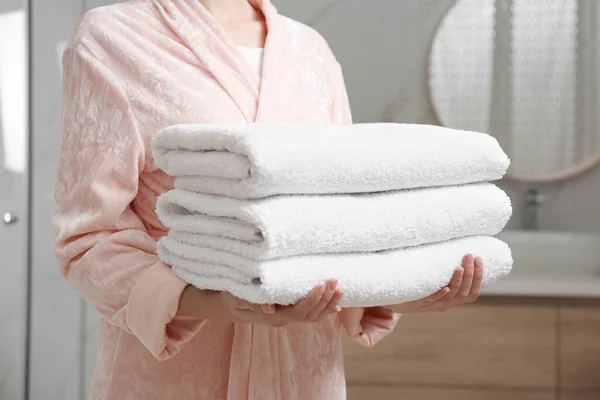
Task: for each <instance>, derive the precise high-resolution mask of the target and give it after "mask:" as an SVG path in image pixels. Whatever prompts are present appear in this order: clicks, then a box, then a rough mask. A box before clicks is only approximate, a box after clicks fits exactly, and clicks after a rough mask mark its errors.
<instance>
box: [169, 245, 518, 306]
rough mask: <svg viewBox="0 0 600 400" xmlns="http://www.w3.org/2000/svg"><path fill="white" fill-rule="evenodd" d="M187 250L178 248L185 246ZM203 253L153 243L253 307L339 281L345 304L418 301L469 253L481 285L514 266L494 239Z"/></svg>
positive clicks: (202, 284)
mask: <svg viewBox="0 0 600 400" xmlns="http://www.w3.org/2000/svg"><path fill="white" fill-rule="evenodd" d="M186 246H187V247H188V249H187V250H183V251H182V247H186ZM202 252H203V250H202V249H199V248H195V247H194V246H189V245H185V244H181V243H179V242H177V241H175V240H173V239H171V238H169V237H163V238H162V239H160V240H159V242H158V254H159V256H160V257H161V258H162V259H163V260H164V261H165V262H166V263H167V264H170V265H172V267H173V271H174V272H175V273H176V274H177V275H178V276H179V277H181V278H182V279H183V280H185V281H187V282H189V283H190V284H192V285H194V286H196V287H198V288H201V289H209V290H219V291H227V292H230V293H232V294H233V295H234V296H236V297H239V298H241V299H245V300H247V301H250V302H252V303H258V304H264V303H268V304H281V305H288V304H294V303H296V302H297V301H298V300H300V299H301V298H303V297H304V296H306V294H307V293H308V292H309V291H310V290H311V289H312V288H313V287H314V286H315V285H317V284H320V283H323V282H325V281H326V280H327V279H331V278H335V279H338V282H339V284H338V286H339V287H340V288H341V289H342V290H343V291H344V296H343V297H342V299H341V301H340V305H341V306H342V307H370V306H379V305H389V304H396V303H401V302H405V301H409V300H413V299H417V298H422V297H425V296H427V295H430V294H432V293H435V292H436V291H437V290H439V289H441V288H442V287H444V286H445V285H447V284H448V282H449V281H450V278H451V276H452V274H453V272H454V270H455V268H456V267H458V266H459V265H460V263H461V260H462V257H463V256H464V254H466V253H472V254H475V255H477V256H479V257H481V258H482V260H483V264H484V284H485V285H486V286H487V285H489V284H491V283H493V282H494V281H496V280H497V279H499V278H501V277H503V276H505V275H507V274H508V273H509V272H510V270H511V268H512V257H511V252H510V249H509V248H508V246H507V245H506V244H505V243H504V242H502V241H501V240H498V239H496V238H493V237H487V236H477V237H469V238H460V239H455V240H452V241H447V242H443V243H436V244H429V245H424V246H418V247H411V248H407V249H400V250H389V251H384V252H377V253H355V254H336V255H311V256H298V257H291V258H279V259H274V260H269V261H259V262H257V261H251V260H249V259H244V258H243V257H239V256H235V255H232V254H229V253H227V252H219V251H213V252H212V254H213V257H212V259H213V260H212V261H208V260H207V261H208V262H201V261H198V259H204V258H205V257H204V255H203V254H200V255H199V256H198V257H195V255H194V253H202Z"/></svg>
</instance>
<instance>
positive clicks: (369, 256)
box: [152, 124, 512, 307]
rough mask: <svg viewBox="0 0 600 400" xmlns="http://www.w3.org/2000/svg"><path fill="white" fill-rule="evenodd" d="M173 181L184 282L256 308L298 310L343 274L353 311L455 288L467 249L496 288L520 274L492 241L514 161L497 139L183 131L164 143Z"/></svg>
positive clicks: (315, 129)
mask: <svg viewBox="0 0 600 400" xmlns="http://www.w3.org/2000/svg"><path fill="white" fill-rule="evenodd" d="M152 151H153V153H154V157H155V162H156V165H157V166H158V167H159V168H161V169H162V170H164V171H165V172H166V173H167V174H169V175H171V176H174V177H175V189H174V190H172V191H169V192H167V193H165V194H163V195H162V196H160V197H159V199H158V202H157V214H158V216H159V218H160V219H161V221H162V222H163V224H164V225H165V226H166V227H167V228H169V229H170V231H169V234H168V235H167V236H165V237H163V238H161V239H160V240H159V242H158V249H157V252H158V254H159V256H160V257H161V258H162V259H163V260H164V261H165V262H166V263H167V264H169V265H171V266H172V268H173V271H174V272H175V273H176V274H177V275H178V276H179V277H181V278H182V279H183V280H185V281H187V282H189V283H191V284H192V285H195V286H197V287H198V288H201V289H211V290H218V291H228V292H230V293H232V294H233V295H235V296H236V297H239V298H241V299H245V300H247V301H250V302H252V303H260V304H264V303H267V304H281V305H288V304H293V303H295V302H297V301H298V300H300V299H301V298H303V297H304V296H305V295H306V294H307V293H308V292H309V291H310V290H311V289H312V288H313V287H314V286H315V285H317V284H321V283H323V282H324V281H326V280H327V279H337V280H338V287H339V288H340V289H342V290H343V292H344V296H343V297H342V299H341V301H340V305H341V306H343V307H358V306H377V305H389V304H396V303H401V302H405V301H409V300H413V299H416V298H422V297H425V296H427V295H430V294H432V293H435V292H436V291H438V290H439V289H441V288H442V287H444V286H445V285H447V284H448V283H449V281H450V279H451V277H452V274H453V272H454V270H455V269H456V268H457V267H458V266H460V264H461V260H462V257H463V256H464V255H465V254H466V253H472V254H474V255H476V256H479V257H481V258H482V260H483V264H484V285H488V284H490V283H492V282H494V281H496V280H497V279H499V278H501V277H503V276H505V275H507V274H508V273H509V272H510V270H511V268H512V258H511V252H510V249H509V248H508V246H507V245H506V244H505V243H504V242H502V241H500V240H499V239H496V238H494V237H493V236H494V235H496V234H498V233H499V232H500V231H501V230H502V229H503V228H504V226H505V225H506V223H507V222H508V219H509V218H510V215H511V212H512V208H511V203H510V200H509V198H508V196H507V195H506V194H505V193H504V192H503V191H502V190H501V189H499V188H498V187H496V186H495V185H494V184H492V183H490V181H494V180H497V179H499V178H501V177H502V176H503V175H504V174H505V173H506V170H507V168H508V165H509V160H508V157H507V156H506V154H505V153H504V152H503V151H502V149H501V148H500V146H499V145H498V142H497V141H496V140H495V139H494V138H492V137H491V136H489V135H486V134H481V133H475V132H465V131H458V130H452V129H448V128H443V127H437V126H427V125H410V124H355V125H348V126H339V125H324V126H320V125H319V126H315V125H263V124H240V125H208V124H206V125H176V126H172V127H169V128H166V129H164V130H163V131H161V132H159V133H158V134H157V135H156V136H155V137H154V139H153V142H152Z"/></svg>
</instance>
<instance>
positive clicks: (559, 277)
mask: <svg viewBox="0 0 600 400" xmlns="http://www.w3.org/2000/svg"><path fill="white" fill-rule="evenodd" d="M482 295H484V296H513V297H552V298H599V299H600V275H593V274H581V273H580V274H569V275H567V274H564V273H539V272H537V273H522V272H521V273H513V274H511V275H509V276H507V277H506V278H504V279H501V280H500V281H498V282H496V283H494V284H492V285H490V286H489V287H487V288H485V289H484V290H483V291H482Z"/></svg>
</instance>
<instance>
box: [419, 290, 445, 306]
mask: <svg viewBox="0 0 600 400" xmlns="http://www.w3.org/2000/svg"><path fill="white" fill-rule="evenodd" d="M448 293H450V288H449V287H448V286H446V287H443V288H442V289H440V290H438V291H437V292H435V293H434V294H432V295H430V296H427V297H424V298H422V299H421V300H417V301H418V302H420V303H421V306H422V307H427V306H430V305H432V304H435V303H437V302H438V301H440V300H442V299H443V298H444V297H446V296H447V295H448Z"/></svg>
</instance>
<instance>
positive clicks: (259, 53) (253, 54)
mask: <svg viewBox="0 0 600 400" xmlns="http://www.w3.org/2000/svg"><path fill="white" fill-rule="evenodd" d="M238 49H239V51H240V53H242V55H243V56H244V58H245V59H246V60H247V61H248V64H250V66H251V67H252V69H253V70H254V71H255V72H256V73H257V74H258V76H260V75H261V73H262V63H263V49H262V48H260V47H243V46H238Z"/></svg>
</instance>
